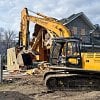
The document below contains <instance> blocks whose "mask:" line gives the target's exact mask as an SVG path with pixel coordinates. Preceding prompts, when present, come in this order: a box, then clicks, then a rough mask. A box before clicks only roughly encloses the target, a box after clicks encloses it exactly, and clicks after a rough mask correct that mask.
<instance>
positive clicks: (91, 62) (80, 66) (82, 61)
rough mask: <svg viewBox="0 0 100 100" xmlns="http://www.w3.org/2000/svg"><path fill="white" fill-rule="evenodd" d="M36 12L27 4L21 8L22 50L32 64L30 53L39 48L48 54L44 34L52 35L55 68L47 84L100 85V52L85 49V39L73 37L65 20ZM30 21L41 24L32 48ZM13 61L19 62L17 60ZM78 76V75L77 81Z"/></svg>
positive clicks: (68, 85)
mask: <svg viewBox="0 0 100 100" xmlns="http://www.w3.org/2000/svg"><path fill="white" fill-rule="evenodd" d="M36 15H37V16H31V15H29V14H28V10H27V8H24V9H23V10H22V12H21V29H20V32H19V33H20V34H19V47H20V48H19V52H22V56H23V57H22V58H24V60H25V61H26V62H25V63H26V65H28V64H29V61H28V60H29V54H30V55H31V54H33V55H34V56H35V55H36V52H35V51H37V50H38V49H39V48H40V49H39V50H38V52H39V54H44V56H45V52H42V51H41V49H42V48H44V47H42V42H43V41H44V34H46V32H47V33H49V36H50V38H51V39H52V43H50V44H49V46H50V53H49V56H50V59H49V61H50V66H49V68H50V69H53V71H49V72H46V73H45V74H44V80H45V85H46V86H47V87H48V88H49V89H51V88H56V89H57V88H65V87H70V86H71V87H73V86H76V87H78V86H80V85H79V84H78V83H82V84H81V85H82V86H85V85H87V86H90V87H91V86H94V87H96V86H98V84H100V77H99V75H100V67H99V66H100V53H99V52H95V51H93V50H92V51H89V52H84V51H81V48H82V44H81V40H80V39H78V38H75V37H72V36H71V35H70V31H69V30H68V29H67V28H66V27H65V26H64V25H63V24H62V23H60V22H59V21H57V20H56V19H54V18H51V17H47V16H45V15H42V14H40V13H36ZM30 22H33V23H36V24H37V27H39V28H37V32H38V33H35V35H34V36H36V38H35V40H34V41H32V43H31V49H29V47H30V41H29V40H30V39H29V35H30V34H29V23H30ZM38 25H39V26H38ZM41 27H42V29H41ZM41 30H42V31H41ZM43 30H46V32H43ZM42 32H43V33H42ZM50 38H49V39H50ZM49 39H47V40H49ZM43 43H44V42H43ZM43 46H44V44H43ZM46 46H47V45H46ZM32 50H33V51H34V52H32ZM18 54H19V53H18ZM26 55H27V56H26ZM42 56H43V55H42ZM40 58H41V57H40ZM30 62H32V61H30ZM13 63H14V64H15V62H13ZM25 63H24V64H25ZM76 79H78V81H77V82H76ZM84 79H85V81H84ZM73 84H74V85H73Z"/></svg>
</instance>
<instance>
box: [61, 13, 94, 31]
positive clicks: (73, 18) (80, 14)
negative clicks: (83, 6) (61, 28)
mask: <svg viewBox="0 0 100 100" xmlns="http://www.w3.org/2000/svg"><path fill="white" fill-rule="evenodd" d="M78 17H81V18H82V19H83V20H84V22H85V23H87V24H88V25H89V26H90V27H91V28H93V29H95V26H94V25H93V24H92V22H91V21H90V20H89V19H88V17H87V16H86V15H85V14H84V13H83V12H80V13H77V14H73V15H71V16H69V17H68V18H64V19H61V20H60V21H61V22H62V23H63V25H67V24H69V23H70V22H72V21H73V20H75V19H76V18H78Z"/></svg>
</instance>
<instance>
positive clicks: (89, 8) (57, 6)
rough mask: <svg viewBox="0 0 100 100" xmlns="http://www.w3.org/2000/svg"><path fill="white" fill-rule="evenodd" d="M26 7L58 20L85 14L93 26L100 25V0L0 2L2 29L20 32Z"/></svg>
mask: <svg viewBox="0 0 100 100" xmlns="http://www.w3.org/2000/svg"><path fill="white" fill-rule="evenodd" d="M24 7H27V8H28V9H30V10H33V11H35V12H40V13H42V14H45V15H48V16H52V17H55V18H57V19H62V18H67V17H69V16H70V15H71V14H73V13H79V12H84V13H85V14H86V16H87V17H88V18H89V19H90V20H91V22H92V23H93V24H100V0H0V27H4V28H5V29H11V30H15V31H19V28H20V13H21V10H22V9H23V8H24Z"/></svg>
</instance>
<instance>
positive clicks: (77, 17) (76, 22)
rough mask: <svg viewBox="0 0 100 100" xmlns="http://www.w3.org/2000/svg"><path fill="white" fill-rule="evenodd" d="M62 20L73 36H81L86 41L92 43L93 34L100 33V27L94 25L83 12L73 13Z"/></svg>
mask: <svg viewBox="0 0 100 100" xmlns="http://www.w3.org/2000/svg"><path fill="white" fill-rule="evenodd" d="M60 21H61V22H62V23H63V25H65V26H66V27H67V28H68V29H69V30H70V31H71V35H72V36H75V37H79V38H81V39H82V41H83V42H84V43H91V38H90V36H91V34H92V35H93V34H95V33H97V34H100V30H99V29H100V28H99V27H98V26H97V25H93V24H92V22H91V21H90V20H89V19H88V17H87V16H86V15H85V14H84V13H83V12H80V13H77V14H73V15H71V16H70V17H68V18H64V19H61V20H60Z"/></svg>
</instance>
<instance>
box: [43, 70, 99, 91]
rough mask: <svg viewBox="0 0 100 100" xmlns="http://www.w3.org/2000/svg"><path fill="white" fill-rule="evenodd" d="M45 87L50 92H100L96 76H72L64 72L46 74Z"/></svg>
mask: <svg viewBox="0 0 100 100" xmlns="http://www.w3.org/2000/svg"><path fill="white" fill-rule="evenodd" d="M44 80H45V85H46V87H47V88H48V89H50V90H85V89H86V90H87V89H94V90H100V77H99V76H98V75H85V74H72V73H68V72H64V70H58V71H51V72H47V73H46V74H45V75H44Z"/></svg>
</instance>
